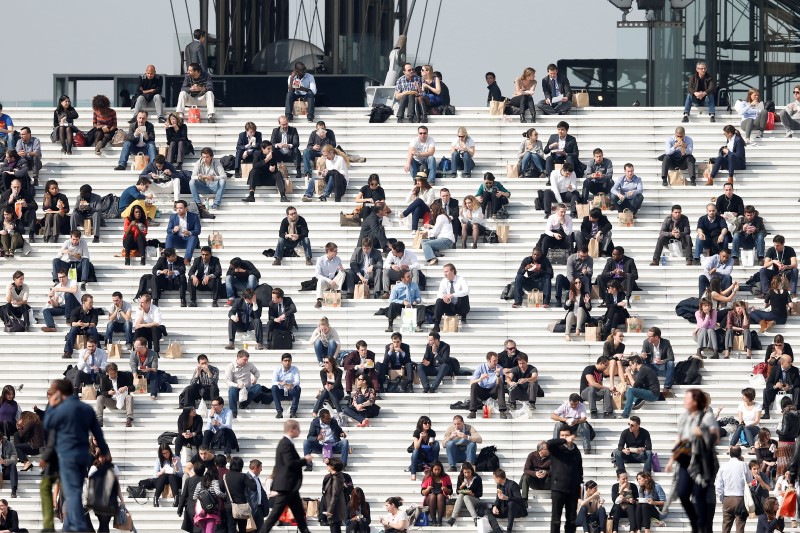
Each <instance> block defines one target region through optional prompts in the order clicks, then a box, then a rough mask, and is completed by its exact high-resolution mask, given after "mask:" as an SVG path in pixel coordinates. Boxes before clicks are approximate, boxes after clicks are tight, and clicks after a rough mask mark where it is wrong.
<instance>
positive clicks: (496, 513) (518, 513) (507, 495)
mask: <svg viewBox="0 0 800 533" xmlns="http://www.w3.org/2000/svg"><path fill="white" fill-rule="evenodd" d="M493 477H494V482H495V483H496V484H497V497H496V498H495V500H494V503H493V504H492V507H491V511H492V512H491V513H486V517H487V518H488V520H489V525H490V527H491V528H492V531H503V530H502V529H501V528H500V525H499V524H498V522H497V519H498V518H507V519H508V522H507V524H508V525H507V528H506V531H512V530H513V528H514V519H515V518H520V517H523V516H528V502H527V501H526V499H524V498H523V497H522V494H521V493H520V490H519V485H517V482H516V481H513V480H510V479H507V478H506V472H505V470H503V469H502V468H498V469H497V470H495V471H494V472H493Z"/></svg>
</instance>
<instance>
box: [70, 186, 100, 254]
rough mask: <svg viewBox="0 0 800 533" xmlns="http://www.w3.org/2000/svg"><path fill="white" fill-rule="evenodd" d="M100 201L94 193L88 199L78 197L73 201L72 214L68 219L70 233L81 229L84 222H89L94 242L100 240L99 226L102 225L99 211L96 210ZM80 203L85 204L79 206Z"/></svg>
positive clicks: (98, 196)
mask: <svg viewBox="0 0 800 533" xmlns="http://www.w3.org/2000/svg"><path fill="white" fill-rule="evenodd" d="M101 200H102V199H101V198H100V195H99V194H95V193H91V194H89V197H88V198H81V196H80V195H79V196H78V197H77V198H76V199H75V204H74V205H73V209H72V214H71V215H70V217H69V225H70V228H69V229H70V231H75V230H76V229H78V228H82V227H83V221H84V220H87V219H88V220H91V221H92V231H93V232H94V238H95V242H97V241H98V240H99V239H100V226H101V224H102V222H101V218H100V211H99V210H98V208H99V207H100V201H101ZM82 201H83V202H86V204H81V202H82Z"/></svg>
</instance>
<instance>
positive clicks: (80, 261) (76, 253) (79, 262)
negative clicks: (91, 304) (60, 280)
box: [53, 230, 90, 291]
mask: <svg viewBox="0 0 800 533" xmlns="http://www.w3.org/2000/svg"><path fill="white" fill-rule="evenodd" d="M89 267H90V264H89V245H88V244H87V243H86V240H84V238H83V237H82V236H81V232H80V231H78V230H75V231H72V232H70V234H69V239H67V240H66V241H64V244H62V245H61V250H59V251H58V252H57V253H56V257H55V259H53V281H55V280H56V279H57V276H56V273H57V272H58V271H59V270H61V269H64V270H67V271H69V269H71V268H75V269H76V270H78V279H79V280H80V281H81V290H84V291H85V290H86V282H88V281H89Z"/></svg>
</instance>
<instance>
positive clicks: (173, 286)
mask: <svg viewBox="0 0 800 533" xmlns="http://www.w3.org/2000/svg"><path fill="white" fill-rule="evenodd" d="M165 290H168V291H169V290H177V291H178V294H179V295H180V298H181V307H186V265H184V264H183V261H180V260H179V259H178V252H176V251H175V249H174V248H167V249H166V250H164V254H163V255H162V256H161V257H159V258H158V261H156V264H155V265H153V305H158V301H159V299H160V298H161V292H162V291H165Z"/></svg>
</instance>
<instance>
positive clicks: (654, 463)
mask: <svg viewBox="0 0 800 533" xmlns="http://www.w3.org/2000/svg"><path fill="white" fill-rule="evenodd" d="M650 467H651V468H652V469H653V472H661V470H662V469H661V459H659V458H658V454H657V453H655V452H653V457H652V458H651V459H650Z"/></svg>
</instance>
